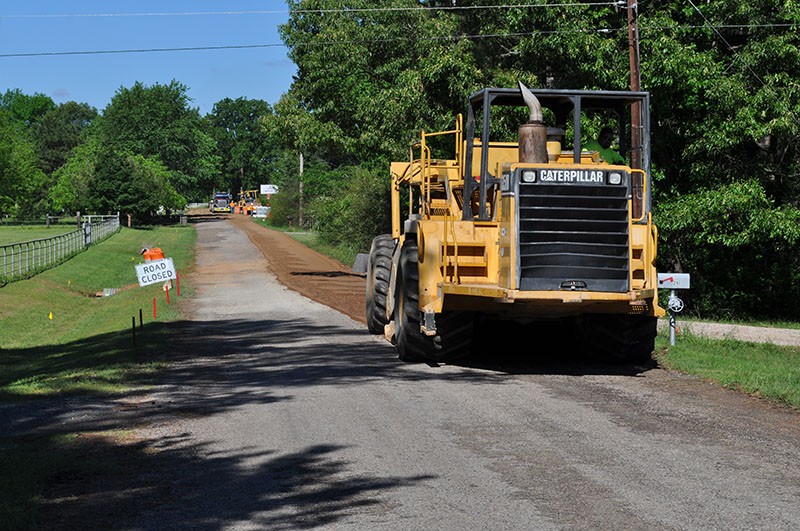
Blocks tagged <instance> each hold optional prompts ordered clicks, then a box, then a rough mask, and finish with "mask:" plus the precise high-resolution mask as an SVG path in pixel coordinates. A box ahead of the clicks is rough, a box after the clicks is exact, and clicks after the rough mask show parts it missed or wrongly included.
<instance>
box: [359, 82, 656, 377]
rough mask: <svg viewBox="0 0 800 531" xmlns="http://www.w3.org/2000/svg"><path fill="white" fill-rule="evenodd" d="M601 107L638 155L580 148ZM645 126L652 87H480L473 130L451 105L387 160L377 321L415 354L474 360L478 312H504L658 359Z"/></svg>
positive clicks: (620, 353)
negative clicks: (607, 155) (402, 153)
mask: <svg viewBox="0 0 800 531" xmlns="http://www.w3.org/2000/svg"><path fill="white" fill-rule="evenodd" d="M601 119H602V120H603V121H605V120H609V119H610V120H611V121H612V122H613V123H614V125H615V130H616V141H617V143H618V144H619V146H620V150H621V151H622V152H623V153H625V152H627V151H628V147H627V146H628V143H627V139H628V138H632V139H633V141H632V142H631V147H630V153H631V162H630V163H626V164H609V163H606V162H604V161H603V160H602V159H601V158H600V154H599V152H597V151H584V150H582V149H581V147H582V144H585V143H586V141H587V140H588V134H587V133H588V132H589V130H590V129H593V130H595V131H596V130H599V129H600V126H601V122H600V120H601ZM545 120H547V123H546V122H545ZM632 122H633V123H634V124H637V123H638V126H636V125H634V126H633V127H632ZM548 123H549V124H550V127H548V125H547V124H548ZM602 125H605V122H604V123H602ZM584 129H586V130H584ZM593 132H594V131H593ZM631 133H633V134H631ZM649 133H650V117H649V94H648V93H647V92H627V91H585V90H544V89H542V90H538V89H536V90H530V89H528V88H527V87H525V86H524V85H523V84H522V83H520V84H519V87H518V88H486V89H483V90H481V91H478V92H476V93H474V94H472V95H471V96H470V97H469V105H468V107H467V120H466V127H464V124H463V116H462V115H458V116H457V118H456V125H455V128H454V129H452V130H449V131H441V132H432V133H426V132H425V131H422V133H421V137H420V140H419V141H417V142H415V143H414V144H412V146H411V149H410V160H409V161H406V162H392V163H391V179H392V183H391V211H392V233H391V234H383V235H379V236H377V237H376V238H375V239H374V240H373V242H372V247H371V249H370V253H369V258H368V264H367V272H366V274H367V288H366V289H367V292H366V318H367V326H368V329H369V331H370V332H371V333H373V334H384V335H385V336H386V338H387V339H388V340H390V341H391V342H392V343H393V344H395V345H396V347H397V351H398V355H399V358H400V359H401V360H403V361H408V362H417V361H433V362H447V361H453V360H455V359H458V358H462V357H466V356H468V355H470V353H471V350H472V347H473V345H474V344H476V340H478V339H482V337H480V338H479V337H477V336H476V333H480V334H484V335H485V334H491V333H492V331H493V329H492V327H491V326H485V323H493V322H503V321H509V322H513V323H514V326H517V327H518V328H519V327H522V328H521V329H522V330H523V331H524V330H528V329H530V330H541V329H542V326H540V325H544V326H545V327H546V328H548V329H550V328H552V329H555V330H564V331H565V332H564V335H563V336H562V337H560V339H559V343H560V344H561V345H562V346H568V345H571V346H573V347H574V348H577V349H579V351H580V352H581V353H582V354H584V355H586V356H588V357H590V358H593V359H598V360H602V361H607V362H622V363H637V362H642V361H645V360H647V359H649V358H650V356H651V354H652V352H653V350H654V346H655V336H656V324H657V319H658V317H660V316H663V315H664V314H665V312H664V310H663V309H662V308H661V307H660V306H659V305H658V290H657V273H656V268H655V265H654V264H655V258H656V245H657V229H656V226H655V225H654V223H653V220H652V216H651V204H650V203H651V193H650V192H651V187H650V178H649V166H650V142H649ZM443 148H444V149H443ZM434 150H440V151H446V153H445V156H444V157H443V158H437V157H434ZM437 155H438V152H437ZM479 325H482V326H479ZM551 325H552V326H551ZM556 325H557V326H556ZM529 340H530V344H531V347H530V348H531V350H532V351H535V350H537V349H539V350H541V349H542V348H544V347H545V345H542V344H541V342H538V337H535V336H533V337H530V338H529ZM551 348H553V347H552V346H551ZM556 348H557V349H558V350H559V351H561V350H562V349H561V348H559V347H558V343H557V344H556Z"/></svg>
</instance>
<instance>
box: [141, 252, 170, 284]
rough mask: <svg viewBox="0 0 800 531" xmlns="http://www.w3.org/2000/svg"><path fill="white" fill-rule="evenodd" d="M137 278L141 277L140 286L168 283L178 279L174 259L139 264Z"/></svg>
mask: <svg viewBox="0 0 800 531" xmlns="http://www.w3.org/2000/svg"><path fill="white" fill-rule="evenodd" d="M136 276H137V277H139V286H149V285H150V284H156V283H158V282H167V281H168V280H173V279H175V277H176V274H175V265H174V264H173V263H172V258H164V259H163V260H153V261H152V262H145V263H144V264H137V265H136Z"/></svg>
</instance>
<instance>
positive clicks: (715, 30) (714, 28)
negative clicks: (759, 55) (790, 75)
mask: <svg viewBox="0 0 800 531" xmlns="http://www.w3.org/2000/svg"><path fill="white" fill-rule="evenodd" d="M689 3H690V4H691V5H692V7H693V8H694V10H695V11H697V13H698V14H699V15H700V16H701V17H702V18H703V20H704V21H705V23H706V25H707V26H708V27H710V28H711V29H712V30H714V33H716V34H717V35H718V36H719V38H720V39H722V42H724V43H725V46H727V47H728V50H730V52H731V53H733V56H734V58H738V57H740V56H739V55H738V53H737V52H736V50H734V49H733V46H731V45H730V43H729V42H728V41H727V40H725V37H723V36H722V34H721V33H720V32H719V31H718V30H717V28H716V27H714V25H713V24H711V22H710V21H709V20H708V19H707V18H706V16H705V15H704V14H703V12H702V11H700V10H699V9H697V6H696V5H694V2H692V0H689ZM744 66H745V68H747V69H748V70H749V71H750V73H751V74H753V77H755V78H756V79H757V80H758V82H759V83H761V85H762V86H766V83H764V81H763V80H762V79H761V78H760V77H758V74H756V73H755V72H754V71H753V69H752V68H750V65H748V64H746V63H745V65H744Z"/></svg>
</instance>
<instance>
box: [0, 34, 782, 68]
mask: <svg viewBox="0 0 800 531" xmlns="http://www.w3.org/2000/svg"><path fill="white" fill-rule="evenodd" d="M707 27H708V25H707V24H701V25H689V26H639V31H640V32H647V31H655V30H676V29H700V28H707ZM790 27H792V24H732V25H725V26H717V27H716V28H714V27H713V26H712V29H713V30H714V31H717V29H718V28H721V29H747V28H751V29H752V28H790ZM623 29H624V28H590V29H573V30H550V31H541V30H540V31H532V32H520V33H490V34H484V35H448V36H443V37H425V38H402V39H379V40H349V41H318V42H313V43H303V44H299V45H297V47H302V46H334V45H340V44H365V43H367V44H369V43H389V42H407V41H410V40H414V41H442V40H458V39H473V40H476V39H493V38H507V37H530V36H533V35H554V34H570V33H606V34H608V33H615V32H620V31H623ZM717 34H719V33H718V32H717ZM720 38H722V36H721V35H720ZM722 39H723V41H724V42H725V44H726V45H728V47H729V48H730V44H728V43H727V41H725V39H724V38H722ZM278 47H287V45H286V44H283V43H280V44H242V45H222V46H187V47H171V48H132V49H122V50H75V51H64V52H20V53H0V58H7V57H53V56H69V55H109V54H129V53H160V52H198V51H213V50H246V49H258V48H278ZM730 49H731V51H734V50H733V49H732V48H730ZM756 77H758V76H756Z"/></svg>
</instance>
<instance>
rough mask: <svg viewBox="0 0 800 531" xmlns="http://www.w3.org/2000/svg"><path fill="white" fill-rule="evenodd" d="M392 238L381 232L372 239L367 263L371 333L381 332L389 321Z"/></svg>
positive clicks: (368, 325) (368, 324) (369, 327)
mask: <svg viewBox="0 0 800 531" xmlns="http://www.w3.org/2000/svg"><path fill="white" fill-rule="evenodd" d="M394 245H395V243H394V240H393V239H392V236H391V234H381V235H379V236H376V237H375V239H374V240H372V248H371V249H370V250H369V261H368V264H367V304H366V311H367V328H368V329H369V331H370V333H372V334H383V327H384V326H385V325H386V323H388V322H389V316H388V314H387V312H386V299H387V296H388V294H389V280H390V279H391V274H392V252H393V251H394Z"/></svg>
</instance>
